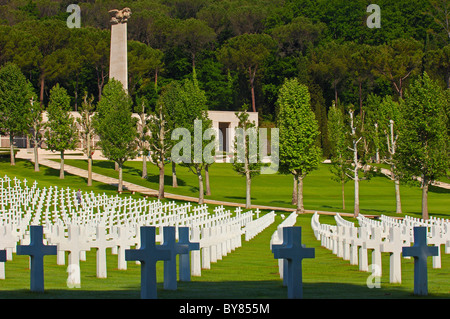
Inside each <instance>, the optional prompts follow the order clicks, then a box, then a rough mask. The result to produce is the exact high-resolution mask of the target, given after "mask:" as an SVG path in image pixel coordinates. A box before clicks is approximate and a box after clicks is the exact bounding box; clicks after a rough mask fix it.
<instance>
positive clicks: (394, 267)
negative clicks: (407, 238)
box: [380, 226, 403, 283]
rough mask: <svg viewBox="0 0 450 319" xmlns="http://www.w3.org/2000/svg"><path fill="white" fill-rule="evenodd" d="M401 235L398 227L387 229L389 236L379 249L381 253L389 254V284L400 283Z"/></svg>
mask: <svg viewBox="0 0 450 319" xmlns="http://www.w3.org/2000/svg"><path fill="white" fill-rule="evenodd" d="M402 246H403V240H402V234H401V229H400V228H399V227H395V226H391V227H390V229H389V236H388V238H387V240H386V241H384V242H383V243H382V244H381V246H380V248H381V252H389V253H390V257H389V282H390V283H401V282H402V259H401V253H402Z"/></svg>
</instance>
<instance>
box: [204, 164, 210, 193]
mask: <svg viewBox="0 0 450 319" xmlns="http://www.w3.org/2000/svg"><path fill="white" fill-rule="evenodd" d="M205 187H206V195H207V196H209V195H211V186H210V185H209V165H205Z"/></svg>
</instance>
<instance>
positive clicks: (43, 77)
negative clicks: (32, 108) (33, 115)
mask: <svg viewBox="0 0 450 319" xmlns="http://www.w3.org/2000/svg"><path fill="white" fill-rule="evenodd" d="M40 80H41V84H40V85H41V87H40V92H39V100H40V101H41V105H43V104H44V88H45V76H44V74H41V79H40Z"/></svg>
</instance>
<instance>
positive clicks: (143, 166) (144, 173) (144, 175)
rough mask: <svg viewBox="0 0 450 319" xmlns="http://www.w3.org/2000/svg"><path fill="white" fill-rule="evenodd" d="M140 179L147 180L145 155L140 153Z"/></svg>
mask: <svg viewBox="0 0 450 319" xmlns="http://www.w3.org/2000/svg"><path fill="white" fill-rule="evenodd" d="M142 178H143V179H146V178H147V155H146V154H144V153H143V152H142Z"/></svg>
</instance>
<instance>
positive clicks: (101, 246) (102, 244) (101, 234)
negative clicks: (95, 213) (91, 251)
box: [90, 226, 115, 278]
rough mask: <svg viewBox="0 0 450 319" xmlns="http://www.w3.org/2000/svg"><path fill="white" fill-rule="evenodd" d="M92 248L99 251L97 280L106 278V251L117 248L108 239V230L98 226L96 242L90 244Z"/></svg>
mask: <svg viewBox="0 0 450 319" xmlns="http://www.w3.org/2000/svg"><path fill="white" fill-rule="evenodd" d="M90 246H91V247H92V248H96V249H97V278H106V277H107V271H106V249H107V248H112V247H114V246H115V244H114V242H113V241H112V240H108V238H107V237H106V228H105V227H102V226H97V228H96V233H95V240H94V241H92V242H91V243H90Z"/></svg>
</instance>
